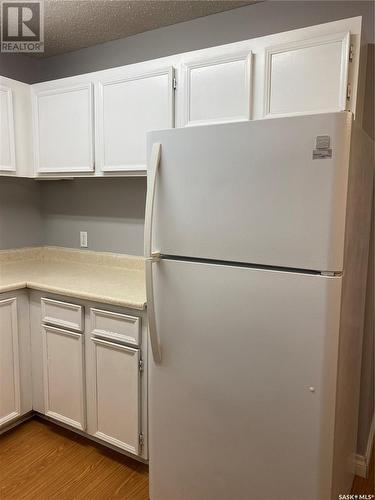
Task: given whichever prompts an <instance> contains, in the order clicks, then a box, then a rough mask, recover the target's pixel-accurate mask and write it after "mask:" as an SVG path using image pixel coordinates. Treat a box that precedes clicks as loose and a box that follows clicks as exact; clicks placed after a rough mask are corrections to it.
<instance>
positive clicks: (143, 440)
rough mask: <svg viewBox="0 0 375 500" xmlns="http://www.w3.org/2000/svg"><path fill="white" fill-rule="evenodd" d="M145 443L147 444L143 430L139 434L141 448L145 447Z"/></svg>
mask: <svg viewBox="0 0 375 500" xmlns="http://www.w3.org/2000/svg"><path fill="white" fill-rule="evenodd" d="M144 444H145V438H144V436H143V433H142V432H141V433H140V434H139V446H140V447H141V448H143V445H144Z"/></svg>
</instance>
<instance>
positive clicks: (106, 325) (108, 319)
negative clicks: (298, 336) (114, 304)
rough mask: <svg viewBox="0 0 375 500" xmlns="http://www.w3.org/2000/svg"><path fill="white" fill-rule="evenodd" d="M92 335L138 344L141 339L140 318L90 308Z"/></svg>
mask: <svg viewBox="0 0 375 500" xmlns="http://www.w3.org/2000/svg"><path fill="white" fill-rule="evenodd" d="M91 326H92V333H93V334H94V335H97V336H100V337H104V338H107V339H111V340H118V341H120V342H125V343H127V344H131V345H135V346H138V345H139V344H140V340H141V319H140V318H137V317H136V316H128V315H127V314H120V313H115V312H110V311H103V310H101V309H94V308H92V309H91Z"/></svg>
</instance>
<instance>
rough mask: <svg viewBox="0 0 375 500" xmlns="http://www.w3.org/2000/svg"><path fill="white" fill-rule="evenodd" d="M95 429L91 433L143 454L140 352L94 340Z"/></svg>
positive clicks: (125, 448)
mask: <svg viewBox="0 0 375 500" xmlns="http://www.w3.org/2000/svg"><path fill="white" fill-rule="evenodd" d="M91 340H92V343H93V351H94V364H93V370H94V373H93V376H94V387H95V389H94V405H93V411H94V419H93V420H94V422H95V424H94V427H95V430H94V432H93V433H92V434H93V435H94V436H95V437H97V438H99V439H102V440H104V441H106V442H108V443H110V444H112V445H114V446H117V447H119V448H122V449H123V450H126V451H128V452H130V453H134V454H136V455H138V454H139V453H140V448H141V446H140V444H141V437H142V436H141V434H140V350H139V349H133V348H131V347H127V346H124V345H121V344H116V343H114V342H110V341H107V340H102V339H99V338H95V337H94V338H92V339H91Z"/></svg>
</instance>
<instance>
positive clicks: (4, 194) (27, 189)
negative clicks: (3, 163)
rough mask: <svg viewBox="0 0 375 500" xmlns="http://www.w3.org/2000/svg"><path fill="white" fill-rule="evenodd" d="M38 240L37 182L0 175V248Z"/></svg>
mask: <svg viewBox="0 0 375 500" xmlns="http://www.w3.org/2000/svg"><path fill="white" fill-rule="evenodd" d="M41 243H42V220H41V213H40V190H39V183H38V182H36V181H34V180H29V179H12V178H6V177H0V250H4V249H6V248H18V247H25V246H38V245H40V244H41Z"/></svg>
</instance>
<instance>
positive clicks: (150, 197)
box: [145, 143, 161, 258]
mask: <svg viewBox="0 0 375 500" xmlns="http://www.w3.org/2000/svg"><path fill="white" fill-rule="evenodd" d="M160 151H161V144H159V143H155V144H153V145H152V150H151V158H150V163H149V165H148V170H147V198H146V214H145V257H146V258H148V257H151V251H152V221H153V215H154V199H155V186H156V176H157V173H158V169H159V165H160Z"/></svg>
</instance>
